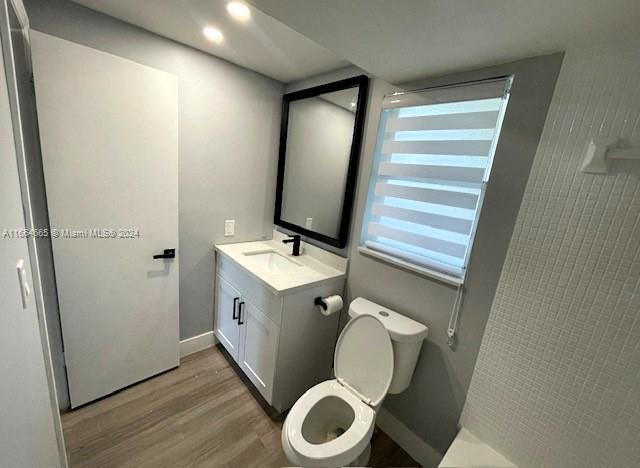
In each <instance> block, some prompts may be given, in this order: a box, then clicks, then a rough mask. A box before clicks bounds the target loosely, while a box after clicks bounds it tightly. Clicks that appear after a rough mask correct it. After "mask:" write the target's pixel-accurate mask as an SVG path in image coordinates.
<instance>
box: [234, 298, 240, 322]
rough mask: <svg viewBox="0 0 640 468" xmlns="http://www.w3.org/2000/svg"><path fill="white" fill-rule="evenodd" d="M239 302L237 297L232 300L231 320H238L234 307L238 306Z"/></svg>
mask: <svg viewBox="0 0 640 468" xmlns="http://www.w3.org/2000/svg"><path fill="white" fill-rule="evenodd" d="M239 300H240V298H239V297H234V298H233V320H238V317H237V316H236V305H237V304H238V301H239Z"/></svg>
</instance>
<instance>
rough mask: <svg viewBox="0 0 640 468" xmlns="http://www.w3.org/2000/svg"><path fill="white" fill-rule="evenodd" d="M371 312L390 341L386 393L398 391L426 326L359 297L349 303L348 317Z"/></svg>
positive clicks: (411, 367)
mask: <svg viewBox="0 0 640 468" xmlns="http://www.w3.org/2000/svg"><path fill="white" fill-rule="evenodd" d="M358 315H372V316H374V317H375V318H377V319H378V320H380V321H381V322H382V323H383V324H384V326H385V327H386V328H387V331H388V332H389V336H390V337H391V343H392V344H393V377H392V378H391V386H390V387H389V392H388V393H401V392H403V391H405V390H406V389H407V387H409V384H410V383H411V378H412V377H413V371H414V370H415V368H416V362H418V356H419V355H420V349H422V342H423V341H424V339H425V338H426V336H427V334H428V333H429V329H428V328H427V327H426V326H424V325H423V324H421V323H419V322H416V321H415V320H412V319H410V318H409V317H405V316H404V315H402V314H399V313H398V312H394V311H393V310H391V309H387V308H386V307H383V306H381V305H379V304H376V303H375V302H371V301H369V300H367V299H364V298H362V297H359V298H357V299H354V300H353V301H352V302H351V305H350V306H349V317H351V318H354V317H357V316H358Z"/></svg>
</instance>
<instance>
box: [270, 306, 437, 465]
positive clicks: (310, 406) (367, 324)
mask: <svg viewBox="0 0 640 468" xmlns="http://www.w3.org/2000/svg"><path fill="white" fill-rule="evenodd" d="M349 316H350V317H351V320H350V321H349V323H347V325H346V326H345V327H344V330H342V333H341V334H340V337H339V338H338V342H337V344H336V350H335V354H334V372H335V375H336V378H335V379H334V380H327V381H325V382H322V383H319V384H318V385H316V386H315V387H313V388H311V389H309V390H307V392H306V393H305V394H304V395H302V396H301V397H300V398H299V399H298V401H296V403H295V404H294V405H293V407H292V408H291V410H290V411H289V414H288V415H287V418H286V419H285V422H284V425H283V427H282V447H283V449H284V452H285V454H286V455H287V457H288V458H289V461H290V462H291V463H292V464H294V465H297V466H303V467H339V466H349V465H351V466H364V465H366V464H367V462H368V460H369V453H370V446H369V441H370V439H371V435H372V433H373V428H374V426H375V420H376V411H377V410H378V408H380V406H381V404H382V401H383V400H384V397H385V396H386V394H387V393H400V392H402V391H404V390H405V389H406V388H407V387H408V386H409V384H410V383H411V378H412V376H413V371H414V369H415V366H416V362H417V360H418V355H419V354H420V349H421V347H422V341H423V340H424V338H425V337H426V336H427V333H428V329H427V327H425V326H424V325H422V324H421V323H418V322H416V321H415V320H411V319H410V318H408V317H405V316H404V315H400V314H398V313H397V312H394V311H392V310H390V309H387V308H386V307H382V306H380V305H378V304H375V303H373V302H371V301H368V300H366V299H363V298H361V297H359V298H357V299H355V300H354V301H353V302H352V303H351V305H350V306H349Z"/></svg>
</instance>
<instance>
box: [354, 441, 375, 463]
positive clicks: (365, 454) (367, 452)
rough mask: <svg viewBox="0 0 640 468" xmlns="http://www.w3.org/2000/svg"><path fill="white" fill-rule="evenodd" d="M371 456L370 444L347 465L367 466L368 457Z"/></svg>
mask: <svg viewBox="0 0 640 468" xmlns="http://www.w3.org/2000/svg"><path fill="white" fill-rule="evenodd" d="M370 456H371V442H369V443H368V444H367V447H366V448H365V449H364V450H363V451H362V453H361V454H360V455H358V458H356V459H355V460H353V461H352V462H351V463H349V465H348V466H367V465H368V464H369V457H370Z"/></svg>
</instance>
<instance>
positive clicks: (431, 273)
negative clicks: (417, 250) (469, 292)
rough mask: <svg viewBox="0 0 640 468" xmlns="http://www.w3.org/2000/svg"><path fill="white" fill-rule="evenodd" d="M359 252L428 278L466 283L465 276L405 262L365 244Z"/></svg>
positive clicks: (457, 283) (456, 283) (454, 284)
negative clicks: (458, 276)
mask: <svg viewBox="0 0 640 468" xmlns="http://www.w3.org/2000/svg"><path fill="white" fill-rule="evenodd" d="M358 252H360V253H361V254H364V255H367V256H369V257H373V258H377V259H379V260H383V261H385V262H387V263H390V264H391V265H393V266H395V267H399V268H403V269H405V270H409V271H411V272H413V273H417V274H419V275H422V276H426V277H428V278H433V279H436V280H438V281H442V282H443V283H447V284H451V285H453V286H460V285H462V284H464V278H456V277H455V276H451V275H447V274H446V273H441V272H439V271H435V270H430V269H429V268H424V267H420V266H417V265H414V264H412V263H409V262H405V261H404V260H400V259H398V258H395V257H392V256H391V255H387V254H384V253H382V252H378V251H376V250H372V249H368V248H367V247H363V246H360V247H358Z"/></svg>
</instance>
